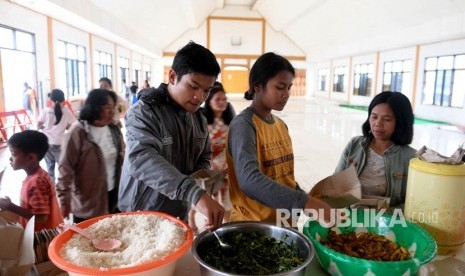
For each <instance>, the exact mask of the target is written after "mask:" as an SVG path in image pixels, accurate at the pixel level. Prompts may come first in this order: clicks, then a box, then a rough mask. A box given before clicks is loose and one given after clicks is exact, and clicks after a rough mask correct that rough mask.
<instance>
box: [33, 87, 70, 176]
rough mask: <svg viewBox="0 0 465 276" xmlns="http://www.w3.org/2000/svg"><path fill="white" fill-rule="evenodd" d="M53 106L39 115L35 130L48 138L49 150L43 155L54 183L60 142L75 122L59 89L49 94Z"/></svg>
mask: <svg viewBox="0 0 465 276" xmlns="http://www.w3.org/2000/svg"><path fill="white" fill-rule="evenodd" d="M50 100H51V101H52V103H53V106H51V107H46V108H44V109H43V110H42V112H41V113H40V115H39V120H38V123H37V129H39V130H42V132H43V133H44V134H45V135H46V136H47V138H48V144H49V148H48V151H47V153H46V154H45V157H44V159H45V163H47V172H48V175H49V176H50V178H51V179H52V181H53V183H55V164H57V163H58V161H59V159H60V153H61V141H62V139H63V135H64V133H65V130H67V129H68V128H69V126H70V125H71V124H72V123H73V122H74V121H76V118H75V117H74V115H73V113H72V112H71V111H70V110H69V109H68V108H67V107H65V94H64V93H63V91H61V90H60V89H53V90H52V92H51V93H50Z"/></svg>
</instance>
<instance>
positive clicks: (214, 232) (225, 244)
mask: <svg viewBox="0 0 465 276" xmlns="http://www.w3.org/2000/svg"><path fill="white" fill-rule="evenodd" d="M212 232H213V235H215V237H216V239H217V240H218V242H219V243H220V246H221V247H222V248H224V249H231V248H232V246H231V245H229V244H227V243H224V242H222V241H221V239H220V237H218V234H217V233H216V231H212Z"/></svg>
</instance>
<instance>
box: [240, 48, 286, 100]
mask: <svg viewBox="0 0 465 276" xmlns="http://www.w3.org/2000/svg"><path fill="white" fill-rule="evenodd" d="M282 71H288V72H289V73H291V74H292V76H295V69H294V66H292V64H291V63H290V62H289V61H288V60H287V59H286V58H284V57H282V56H280V55H277V54H275V53H273V52H269V53H266V54H263V55H261V56H260V57H259V58H258V59H257V61H255V63H254V65H253V66H252V69H250V74H249V93H248V94H247V97H250V98H253V96H254V94H255V86H257V85H259V86H263V87H265V86H266V83H267V82H268V81H269V80H270V79H272V78H273V77H274V76H276V75H277V74H278V73H279V72H282Z"/></svg>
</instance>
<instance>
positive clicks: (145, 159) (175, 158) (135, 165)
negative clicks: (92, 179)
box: [118, 84, 211, 220]
mask: <svg viewBox="0 0 465 276" xmlns="http://www.w3.org/2000/svg"><path fill="white" fill-rule="evenodd" d="M210 157H211V149H210V141H209V138H208V128H207V120H206V119H205V117H204V116H203V114H202V112H201V111H200V110H198V111H196V112H195V113H189V112H187V111H186V110H184V109H183V108H182V107H180V106H179V105H178V104H176V103H175V102H174V101H173V100H172V99H171V98H170V96H169V93H168V90H167V85H166V84H161V85H160V86H159V87H158V88H157V89H155V88H151V89H146V90H144V91H142V92H141V93H140V94H139V101H138V102H137V103H136V104H135V105H134V106H133V107H132V108H131V109H130V110H129V111H128V112H127V113H126V155H125V159H124V164H123V170H122V175H121V181H120V187H119V194H118V207H119V209H120V210H121V211H136V210H151V211H160V212H165V213H168V214H170V215H172V216H175V217H179V218H181V219H184V220H186V219H187V213H188V211H189V209H190V207H191V204H194V205H195V204H197V202H198V201H199V199H200V197H201V196H202V195H203V194H204V193H205V191H204V190H202V189H201V188H200V187H199V186H198V185H197V184H196V182H195V180H194V179H193V178H191V177H190V176H189V175H190V174H192V173H193V172H195V171H197V170H199V169H208V168H209V167H210Z"/></svg>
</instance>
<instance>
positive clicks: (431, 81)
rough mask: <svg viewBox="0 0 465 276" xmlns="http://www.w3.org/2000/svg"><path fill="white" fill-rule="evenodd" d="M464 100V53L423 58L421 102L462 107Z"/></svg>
mask: <svg viewBox="0 0 465 276" xmlns="http://www.w3.org/2000/svg"><path fill="white" fill-rule="evenodd" d="M464 102H465V54H462V55H455V56H442V57H431V58H426V60H425V81H424V86H423V102H422V103H423V104H425V105H436V106H444V107H463V105H464Z"/></svg>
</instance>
